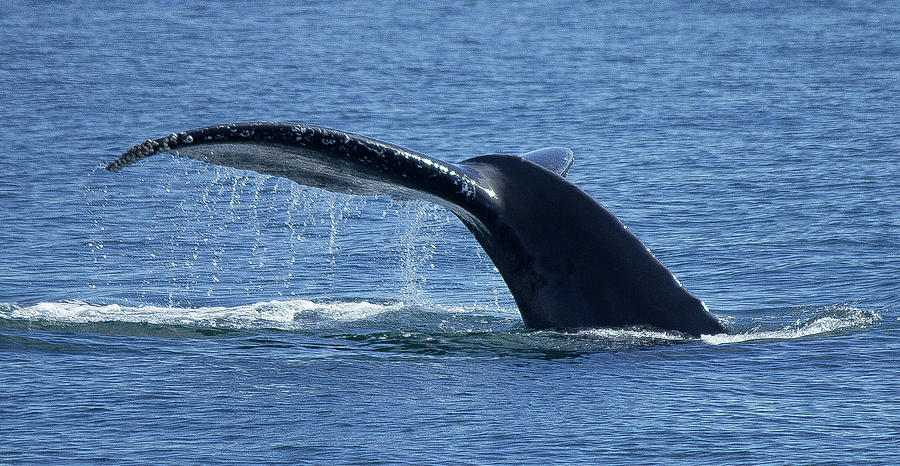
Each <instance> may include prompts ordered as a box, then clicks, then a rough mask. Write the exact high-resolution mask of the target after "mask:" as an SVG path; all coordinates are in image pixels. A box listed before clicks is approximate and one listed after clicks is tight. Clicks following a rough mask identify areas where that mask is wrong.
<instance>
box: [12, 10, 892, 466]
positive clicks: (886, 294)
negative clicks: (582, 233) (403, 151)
mask: <svg viewBox="0 0 900 466" xmlns="http://www.w3.org/2000/svg"><path fill="white" fill-rule="evenodd" d="M898 96H900V8H898V6H897V4H896V3H893V2H865V1H860V2H856V1H846V2H840V1H838V2H786V3H785V2H727V3H726V2H698V3H690V4H687V3H683V2H671V1H659V2H630V3H628V4H607V3H601V4H592V3H589V2H554V3H552V4H547V3H544V2H514V3H509V4H501V5H498V4H495V3H494V2H464V3H463V2H461V3H459V4H446V3H444V2H433V3H432V2H425V3H421V2H419V3H390V2H376V1H372V2H367V1H359V2H302V3H296V2H277V3H276V2H264V3H260V4H243V3H237V2H198V3H193V2H154V1H150V2H123V3H118V4H98V3H96V2H83V1H72V2H61V3H59V4H54V5H52V6H48V5H46V4H44V3H36V2H24V1H23V2H12V3H11V4H8V5H5V6H4V8H3V12H2V13H0V97H2V98H0V143H2V144H0V174H2V177H0V418H2V420H3V421H2V422H0V462H2V463H17V462H25V463H44V462H74V463H89V462H113V463H119V462H123V463H147V462H159V463H184V462H192V463H256V462H283V463H307V462H314V463H369V462H375V463H382V462H410V463H446V462H471V463H541V464H544V463H565V462H578V463H640V464H644V463H648V462H652V463H668V462H671V463H716V464H719V463H738V462H740V463H747V462H750V463H819V462H836V463H846V462H853V463H859V462H865V463H886V464H895V463H897V462H898V461H900V441H898V439H900V402H898V399H900V389H898V387H897V380H900V369H898V366H900V364H898V360H900V201H898V200H900V97H898ZM260 120H275V121H288V122H301V123H309V124H316V125H321V126H328V127H333V128H339V129H343V130H347V131H352V132H355V133H359V134H364V135H367V136H370V137H374V138H377V139H381V140H384V141H387V142H391V143H395V144H399V145H402V146H405V147H408V148H411V149H414V150H417V151H420V152H424V153H427V154H430V155H433V156H436V157H439V158H442V159H445V160H449V161H459V160H462V159H465V158H468V157H471V156H474V155H479V154H486V153H513V154H514V153H521V152H525V151H528V150H532V149H535V148H539V147H544V146H566V147H570V148H571V149H572V150H573V151H574V152H575V157H576V161H575V165H574V166H573V167H572V169H571V170H570V172H569V179H570V180H572V181H573V182H574V183H576V184H577V185H578V186H580V187H581V188H582V189H584V190H585V191H586V192H588V193H589V194H591V195H592V196H593V197H595V198H596V199H597V200H598V201H600V202H601V203H602V204H604V205H605V206H606V207H607V208H608V209H610V210H611V211H612V212H613V213H615V214H616V215H617V216H618V217H619V218H620V219H621V220H622V221H623V222H625V223H626V224H627V225H628V226H629V228H630V229H631V230H632V231H634V232H635V234H637V236H638V237H639V238H641V239H642V240H643V241H644V242H645V244H647V246H648V247H650V248H651V249H652V250H653V252H654V253H655V254H656V256H657V257H658V258H659V259H660V260H661V261H662V262H663V263H664V264H665V265H666V266H667V267H668V268H669V269H670V270H671V271H672V272H674V273H675V274H677V276H678V277H679V279H680V280H681V282H682V283H684V285H685V286H686V287H687V288H688V289H689V290H691V291H692V292H693V293H694V294H695V295H697V296H698V297H700V298H701V299H703V300H704V301H705V302H706V304H707V305H708V306H709V308H710V309H711V310H712V312H713V313H714V314H716V315H717V316H719V318H720V319H722V320H723V321H724V322H726V323H727V325H728V327H729V329H730V332H729V334H727V335H717V336H703V337H702V338H699V339H691V338H686V337H684V336H683V335H679V334H674V333H667V332H660V331H656V330H653V329H644V328H629V329H595V330H583V331H579V332H570V333H564V332H550V331H532V330H529V329H526V328H525V327H524V326H523V325H522V323H521V318H520V317H519V314H518V311H517V309H516V307H515V304H514V302H513V301H512V298H511V296H510V295H509V292H508V291H507V290H506V287H505V285H504V283H503V281H502V279H501V278H500V277H499V274H498V273H497V272H496V271H495V269H494V267H493V265H492V264H491V262H490V261H489V259H488V258H487V257H486V256H485V254H484V253H483V251H481V249H480V247H479V246H478V245H477V243H476V242H475V241H474V239H473V238H472V237H471V236H470V235H469V233H468V232H467V231H466V230H465V229H464V227H462V225H461V224H460V223H459V222H458V221H457V220H456V219H455V218H454V217H453V216H452V215H450V214H449V213H447V212H446V211H444V210H443V209H441V208H439V207H436V206H433V205H430V204H427V203H423V202H402V201H398V200H393V199H390V198H389V197H353V196H348V195H343V194H334V193H329V192H325V191H321V190H317V189H313V188H306V187H300V186H297V185H294V184H292V183H291V182H289V181H287V180H279V179H276V178H271V177H265V176H261V175H257V174H253V173H248V172H241V171H237V170H232V169H225V168H219V167H213V166H209V165H204V164H202V163H199V162H196V161H192V160H186V159H181V158H177V157H174V156H156V157H153V158H150V159H148V160H146V161H143V162H141V163H139V164H137V165H135V166H133V167H129V168H128V169H126V170H124V171H123V172H122V173H109V172H107V171H105V170H103V168H102V167H103V166H104V165H105V163H107V162H109V161H110V160H112V159H113V158H115V157H116V156H118V155H119V154H120V153H122V152H123V151H125V150H126V149H128V148H129V147H131V146H132V145H134V144H136V143H139V142H141V141H143V140H145V139H147V138H149V137H160V136H164V135H166V134H169V133H171V132H173V131H181V130H185V129H190V128H195V127H200V126H206V125H210V124H218V123H228V122H236V121H260Z"/></svg>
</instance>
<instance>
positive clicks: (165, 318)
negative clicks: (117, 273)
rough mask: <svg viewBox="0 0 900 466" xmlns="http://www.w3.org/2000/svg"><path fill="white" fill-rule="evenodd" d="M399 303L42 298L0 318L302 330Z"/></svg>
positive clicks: (0, 311) (0, 310) (4, 310)
mask: <svg viewBox="0 0 900 466" xmlns="http://www.w3.org/2000/svg"><path fill="white" fill-rule="evenodd" d="M403 307H404V304H403V303H390V304H377V303H370V302H367V301H359V302H331V303H316V302H313V301H308V300H303V299H298V300H290V301H266V302H259V303H254V304H248V305H244V306H234V307H199V308H186V307H163V306H123V305H119V304H106V305H98V304H89V303H84V302H43V303H38V304H34V305H31V306H23V307H20V306H16V305H0V317H2V318H6V319H18V320H29V321H41V322H54V323H65V324H86V323H104V322H126V323H139V324H155V325H172V326H187V327H213V328H230V329H254V328H269V329H278V330H302V329H304V328H308V327H310V326H314V325H315V324H316V323H321V322H322V321H332V322H334V321H337V322H342V321H344V322H345V321H356V320H362V319H367V318H371V317H374V316H377V315H380V314H383V313H386V312H391V311H397V310H399V309H401V308H403Z"/></svg>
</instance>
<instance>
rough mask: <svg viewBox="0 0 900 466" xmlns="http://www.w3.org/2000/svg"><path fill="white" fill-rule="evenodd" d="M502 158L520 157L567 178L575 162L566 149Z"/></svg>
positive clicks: (536, 151)
mask: <svg viewBox="0 0 900 466" xmlns="http://www.w3.org/2000/svg"><path fill="white" fill-rule="evenodd" d="M497 156H498V155H479V156H478V157H472V158H470V159H466V160H463V161H462V162H460V164H466V163H469V162H474V161H477V160H478V159H481V158H483V157H497ZM500 157H520V158H523V159H525V160H527V161H529V162H531V163H533V164H535V165H538V166H540V167H543V168H546V169H547V170H550V171H551V172H553V173H556V174H557V175H559V176H562V177H565V176H566V175H567V174H568V173H569V167H571V166H572V163H573V162H575V155H574V154H573V153H572V151H571V150H569V149H566V148H564V147H547V148H544V149H538V150H533V151H531V152H526V153H524V154H522V155H518V156H513V155H501V156H500Z"/></svg>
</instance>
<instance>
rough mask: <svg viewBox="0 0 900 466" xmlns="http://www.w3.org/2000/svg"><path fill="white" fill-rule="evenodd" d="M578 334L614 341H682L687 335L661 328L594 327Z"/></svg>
mask: <svg viewBox="0 0 900 466" xmlns="http://www.w3.org/2000/svg"><path fill="white" fill-rule="evenodd" d="M577 334H578V335H584V336H589V337H592V338H601V339H604V340H612V341H630V342H639V341H651V340H656V341H659V340H664V341H682V340H685V339H686V337H685V336H684V335H682V334H680V333H675V332H663V331H659V330H648V329H628V328H593V329H587V330H581V331H579V332H578V333H577Z"/></svg>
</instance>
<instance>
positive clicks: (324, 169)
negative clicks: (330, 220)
mask: <svg viewBox="0 0 900 466" xmlns="http://www.w3.org/2000/svg"><path fill="white" fill-rule="evenodd" d="M161 152H173V153H175V154H178V155H181V156H185V157H190V158H195V159H199V160H203V161H206V162H210V163H214V164H218V165H225V166H230V167H235V168H240V169H245V170H253V171H256V172H259V173H264V174H268V175H273V176H279V177H283V178H287V179H290V180H293V181H295V182H297V183H300V184H303V185H308V186H315V187H319V188H323V189H327V190H331V191H338V192H346V193H352V194H390V195H393V196H398V197H403V198H410V199H412V198H419V199H426V200H429V201H432V202H436V203H439V204H441V205H443V206H445V207H446V208H448V209H449V210H450V211H451V212H453V213H454V214H455V215H456V216H458V217H459V218H460V219H461V220H462V221H463V223H464V224H465V225H466V227H467V228H468V229H469V230H470V231H471V232H472V233H473V235H474V236H475V238H476V239H477V240H478V242H479V243H480V244H481V245H482V247H483V248H484V250H485V251H486V252H487V254H488V255H489V256H490V258H491V260H492V261H493V262H494V264H495V265H496V266H497V269H498V270H499V271H500V273H501V275H502V276H503V279H504V280H505V281H506V283H507V285H508V286H509V289H510V291H511V293H512V295H513V298H514V299H515V301H516V304H517V305H518V307H519V311H520V313H521V314H522V318H523V320H524V322H525V324H526V325H527V326H529V327H532V328H558V329H573V328H582V327H598V326H626V325H652V326H655V327H659V328H663V329H671V330H678V331H682V332H685V333H689V334H692V335H700V334H703V333H719V332H721V331H723V327H722V326H721V324H720V323H719V322H718V320H716V318H715V317H714V316H712V315H711V314H709V312H708V311H707V310H706V309H705V306H703V303H702V302H700V300H698V299H697V298H695V297H694V296H693V295H691V294H690V293H689V292H688V291H687V290H685V289H684V288H683V287H681V285H680V284H679V283H678V281H677V280H676V279H675V278H674V277H673V276H672V274H671V273H669V271H668V270H666V268H665V267H663V265H662V264H660V263H659V261H657V260H656V258H655V257H654V256H653V255H652V254H651V253H650V252H649V250H647V248H646V247H645V246H644V245H643V244H642V243H641V242H640V241H639V240H638V239H637V238H636V237H635V236H634V235H633V234H631V232H629V231H628V230H627V229H626V228H625V227H624V225H622V223H621V222H620V221H619V220H618V219H617V218H616V217H615V216H614V215H612V214H611V213H610V212H609V211H607V210H606V209H604V208H603V207H602V206H601V205H600V204H599V203H597V202H596V201H595V200H594V199H592V198H591V197H590V196H588V195H587V194H585V193H584V192H583V191H581V190H580V189H578V188H577V187H576V186H575V185H573V184H571V183H569V182H568V181H566V180H565V179H564V178H562V176H564V175H565V173H566V172H567V170H568V169H569V167H570V166H571V164H572V160H573V157H572V152H571V151H569V150H568V149H562V148H551V149H543V150H539V151H534V152H531V153H528V154H524V155H523V156H509V155H488V156H480V157H475V158H472V159H468V160H465V161H463V162H460V163H459V164H451V163H447V162H444V161H442V160H439V159H436V158H433V157H429V156H426V155H423V154H420V153H417V152H414V151H410V150H407V149H404V148H402V147H398V146H394V145H391V144H386V143H383V142H380V141H377V140H374V139H370V138H366V137H363V136H359V135H355V134H351V133H345V132H342V131H336V130H332V129H327V128H320V127H314V126H306V125H292V124H281V123H244V124H232V125H221V126H211V127H207V128H200V129H196V130H191V131H187V132H183V133H176V134H172V135H170V136H168V137H166V138H160V139H156V140H147V141H146V142H144V143H142V144H139V145H137V146H135V147H133V148H131V149H130V150H129V151H127V152H126V153H125V154H123V155H122V156H121V157H119V158H118V159H116V160H115V161H113V162H112V163H110V164H109V165H108V166H107V168H108V169H110V170H119V169H121V168H123V167H125V166H127V165H130V164H132V163H134V162H136V161H138V160H140V159H142V158H144V157H148V156H151V155H153V154H157V153H161Z"/></svg>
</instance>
